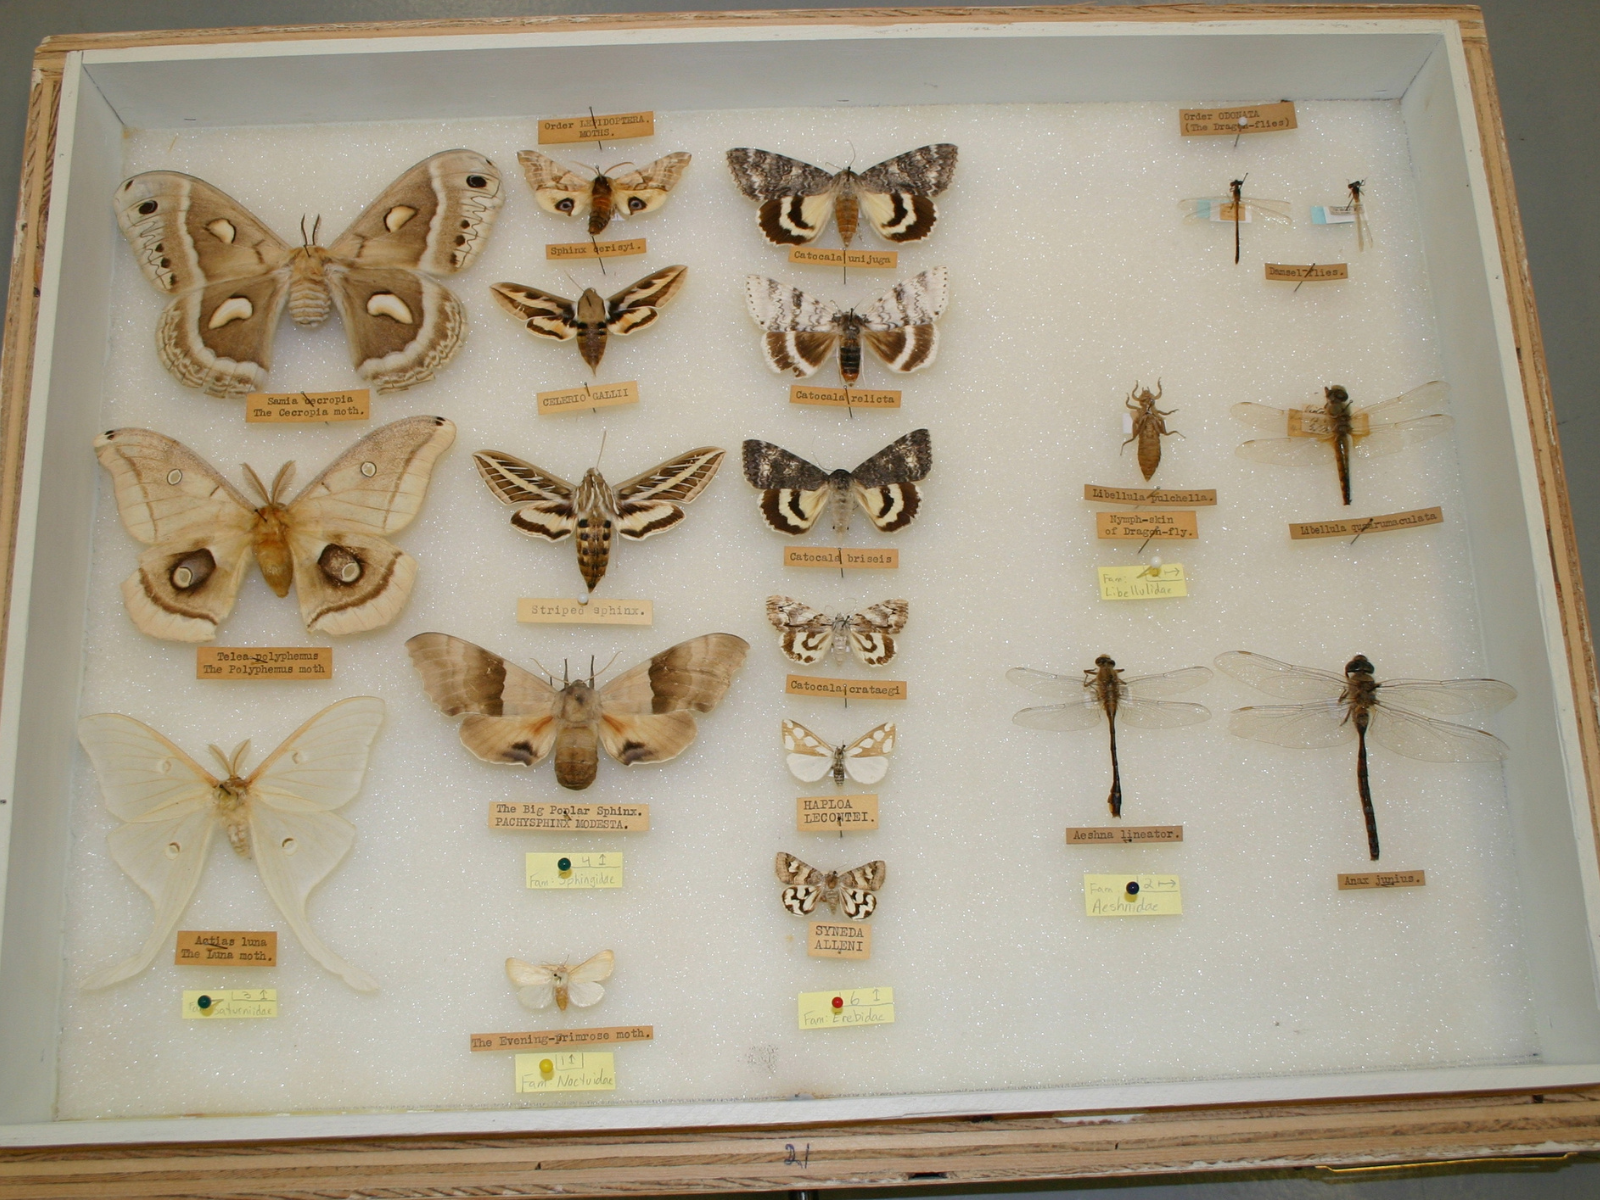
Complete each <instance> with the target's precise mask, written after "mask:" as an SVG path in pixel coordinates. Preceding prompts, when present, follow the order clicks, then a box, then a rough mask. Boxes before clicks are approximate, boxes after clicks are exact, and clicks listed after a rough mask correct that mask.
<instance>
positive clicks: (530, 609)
mask: <svg viewBox="0 0 1600 1200" xmlns="http://www.w3.org/2000/svg"><path fill="white" fill-rule="evenodd" d="M517 620H518V621H520V622H521V623H522V624H524V625H649V624H651V623H653V622H654V621H655V605H654V604H653V603H652V602H651V601H649V600H595V599H593V598H591V599H590V600H589V602H588V603H587V604H585V603H583V602H582V601H580V600H556V599H547V598H545V597H543V596H523V597H521V598H520V599H518V601H517Z"/></svg>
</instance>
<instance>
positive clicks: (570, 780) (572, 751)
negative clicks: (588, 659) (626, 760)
mask: <svg viewBox="0 0 1600 1200" xmlns="http://www.w3.org/2000/svg"><path fill="white" fill-rule="evenodd" d="M575 686H580V687H583V689H584V690H585V691H586V692H589V694H590V695H591V696H592V695H593V692H592V691H590V689H589V688H588V686H587V685H584V684H579V685H575ZM595 716H596V717H598V716H599V713H598V712H597V713H596V714H595ZM555 766H556V782H557V783H559V784H560V785H561V786H562V787H564V788H571V789H572V790H573V791H575V792H577V791H582V790H583V789H584V788H586V787H588V786H589V785H590V784H591V783H593V782H594V777H595V774H596V773H597V772H598V770H599V768H600V755H599V738H598V737H596V736H595V729H594V726H593V725H592V724H589V723H587V722H586V723H584V724H582V725H563V726H562V727H561V731H560V732H559V733H557V734H556V753H555Z"/></svg>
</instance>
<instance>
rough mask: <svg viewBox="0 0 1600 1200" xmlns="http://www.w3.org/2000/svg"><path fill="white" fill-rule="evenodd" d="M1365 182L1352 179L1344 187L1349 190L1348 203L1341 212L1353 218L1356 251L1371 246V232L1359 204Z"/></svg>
mask: <svg viewBox="0 0 1600 1200" xmlns="http://www.w3.org/2000/svg"><path fill="white" fill-rule="evenodd" d="M1366 182H1367V181H1366V180H1365V179H1352V180H1351V181H1350V182H1349V183H1347V184H1345V187H1347V188H1349V189H1350V203H1349V204H1346V205H1345V206H1344V208H1343V210H1341V211H1343V212H1345V213H1348V214H1349V215H1350V216H1352V217H1354V218H1355V222H1356V249H1357V250H1365V249H1366V248H1367V247H1368V246H1370V245H1372V231H1371V230H1370V229H1368V228H1367V212H1366V209H1365V208H1363V207H1362V204H1361V189H1362V188H1363V187H1364V186H1366Z"/></svg>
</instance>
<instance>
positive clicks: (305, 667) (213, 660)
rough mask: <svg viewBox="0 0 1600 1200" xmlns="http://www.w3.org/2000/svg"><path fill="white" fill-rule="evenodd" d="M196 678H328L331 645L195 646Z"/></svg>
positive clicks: (330, 664)
mask: <svg viewBox="0 0 1600 1200" xmlns="http://www.w3.org/2000/svg"><path fill="white" fill-rule="evenodd" d="M194 677H195V678H196V679H332V678H333V647H332V646H196V647H195V648H194Z"/></svg>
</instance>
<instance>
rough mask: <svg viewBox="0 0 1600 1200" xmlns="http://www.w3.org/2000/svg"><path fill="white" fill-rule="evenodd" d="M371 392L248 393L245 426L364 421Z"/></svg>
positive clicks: (370, 401)
mask: <svg viewBox="0 0 1600 1200" xmlns="http://www.w3.org/2000/svg"><path fill="white" fill-rule="evenodd" d="M371 417H372V392H371V391H369V390H368V389H367V388H352V389H351V390H350V391H348V392H251V393H250V394H249V395H248V396H246V397H245V398H244V419H245V424H247V425H306V424H311V423H320V422H322V421H366V420H369V419H370V418H371Z"/></svg>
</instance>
